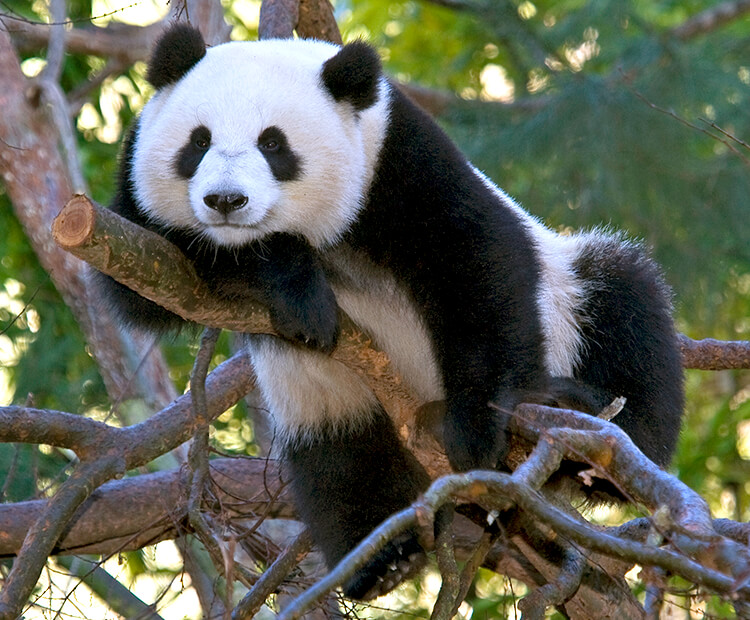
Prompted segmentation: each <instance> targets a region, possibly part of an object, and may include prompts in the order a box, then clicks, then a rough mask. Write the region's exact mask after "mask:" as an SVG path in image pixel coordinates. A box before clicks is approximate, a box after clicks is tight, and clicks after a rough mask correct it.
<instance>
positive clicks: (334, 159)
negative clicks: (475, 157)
mask: <svg viewBox="0 0 750 620" xmlns="http://www.w3.org/2000/svg"><path fill="white" fill-rule="evenodd" d="M148 78H149V80H150V82H151V83H152V84H153V86H154V87H155V89H156V94H155V95H154V96H153V98H152V99H151V100H150V101H149V103H147V104H146V106H145V108H144V110H143V112H142V114H141V116H140V119H139V120H138V122H137V124H136V125H135V127H134V129H133V130H132V132H131V133H130V136H129V138H128V140H127V142H126V144H125V148H124V154H123V158H122V164H121V174H120V183H119V190H118V193H117V196H116V197H115V199H114V203H113V206H112V208H113V209H114V210H115V211H117V212H118V213H120V214H121V215H123V216H125V217H127V218H129V219H130V220H132V221H134V222H137V223H138V224H141V225H143V226H145V227H147V228H150V229H151V230H155V231H156V232H158V233H160V234H162V235H164V236H165V237H166V238H168V239H170V240H171V241H173V242H174V243H175V244H177V245H178V246H179V247H180V248H181V249H182V251H183V252H184V253H185V254H186V255H187V256H188V257H189V258H190V259H191V260H192V261H193V263H194V264H195V267H196V269H197V271H198V272H199V274H200V275H201V277H202V278H203V279H204V280H205V281H206V283H207V284H208V285H210V286H211V287H212V288H213V289H214V290H215V291H216V292H217V293H218V294H220V295H223V296H225V297H226V298H227V299H230V300H234V301H235V302H238V303H241V302H242V300H243V299H246V298H253V299H257V298H261V299H263V300H264V301H265V302H266V303H267V304H268V306H269V308H270V310H271V316H272V319H273V322H274V325H275V327H276V329H277V330H278V332H279V333H280V334H281V335H282V336H283V337H284V339H279V338H276V337H270V336H260V335H257V336H250V337H249V338H248V349H249V351H250V355H251V356H252V361H253V366H254V369H255V372H256V373H257V377H258V384H259V386H260V388H261V390H262V394H263V397H264V399H265V401H266V403H267V405H268V407H269V409H270V411H271V413H272V416H273V419H274V422H275V425H276V428H277V429H278V433H279V435H280V436H281V438H282V440H283V441H282V443H283V456H284V458H285V461H286V464H287V466H288V468H289V470H290V472H291V479H292V485H293V490H294V495H295V497H296V502H297V507H298V510H299V513H300V514H301V517H302V518H303V520H304V521H305V522H306V523H307V525H308V526H309V527H310V529H311V531H312V533H313V536H314V538H315V540H316V542H317V543H318V544H319V546H320V547H321V548H322V550H323V552H324V554H325V556H326V558H327V561H328V563H329V564H330V565H334V564H335V563H336V562H337V561H338V560H339V559H340V558H341V557H343V555H345V554H346V553H347V552H348V551H349V550H351V549H352V547H353V546H354V545H355V544H356V543H357V542H358V541H359V540H360V539H361V538H362V537H364V536H365V535H366V534H367V533H368V532H369V531H370V530H371V529H372V528H373V527H374V526H376V525H377V524H378V523H380V522H381V521H382V520H383V519H385V518H386V517H387V516H388V515H390V514H391V513H393V512H395V511H397V510H399V509H401V508H403V507H405V506H406V505H408V504H409V503H411V502H412V501H413V500H414V499H415V498H416V497H417V495H418V494H419V493H420V492H421V491H422V490H423V489H424V488H425V487H426V485H427V483H428V480H427V476H426V475H425V473H424V471H423V470H422V469H421V467H420V466H419V465H418V463H417V462H416V461H415V459H414V458H413V457H412V456H411V454H410V453H408V452H407V451H405V450H404V448H403V447H402V445H401V443H400V442H399V438H398V436H397V433H396V431H395V429H394V426H393V424H392V422H391V421H390V419H389V418H388V416H387V415H386V413H385V412H384V410H383V408H382V407H381V405H380V404H379V403H378V401H377V400H376V398H375V397H374V396H373V394H372V393H371V392H370V391H369V390H368V388H367V387H365V385H364V384H363V382H362V381H361V380H360V379H359V378H358V377H357V376H356V374H355V373H354V372H352V371H351V370H349V369H347V368H345V367H343V366H342V365H340V364H339V363H337V362H336V361H334V360H332V359H331V358H330V357H329V356H328V355H327V353H328V352H330V351H331V350H332V349H333V347H334V346H335V343H336V338H337V329H338V328H337V306H340V307H341V308H342V309H343V310H344V311H345V312H346V313H348V314H349V315H350V316H351V317H352V318H353V319H354V321H355V322H357V323H358V324H359V325H360V326H361V327H362V328H364V329H366V330H367V331H368V332H369V333H370V334H371V335H372V336H373V338H374V339H375V341H376V342H377V344H378V346H379V347H381V348H382V349H384V350H385V351H386V352H387V353H388V355H389V356H390V358H391V360H392V362H393V363H394V364H395V366H396V368H397V369H398V370H399V371H400V372H401V374H402V375H403V377H404V379H405V380H406V381H407V382H408V383H409V385H410V386H411V388H412V389H413V390H415V392H416V393H417V394H419V396H421V397H422V398H423V399H425V400H426V401H432V400H441V399H444V400H445V401H446V403H447V414H446V419H445V428H444V440H445V446H446V449H447V452H448V456H449V458H450V461H451V464H452V465H453V467H454V468H455V469H456V470H459V471H463V470H468V469H472V468H488V469H492V468H503V467H504V457H505V456H506V451H507V438H506V433H505V431H506V428H507V424H508V414H507V413H500V412H499V411H498V410H497V409H496V408H491V407H490V406H489V403H490V402H493V403H495V404H497V405H498V406H499V407H500V411H504V412H510V411H512V409H513V407H514V405H515V404H517V403H518V402H520V401H523V400H524V398H525V397H528V396H529V395H531V394H539V393H548V394H554V393H555V392H556V391H559V390H560V389H561V386H562V390H563V391H566V390H567V391H569V393H570V395H571V397H572V398H576V397H577V396H576V395H582V397H581V398H580V401H581V403H582V405H583V406H586V405H587V406H588V407H589V408H590V409H592V410H593V409H596V408H597V407H599V406H603V405H605V404H607V403H608V402H609V401H610V400H611V399H612V398H614V397H616V396H625V397H626V398H627V405H626V407H625V409H624V411H623V412H622V413H621V414H619V415H618V416H617V418H616V422H617V423H618V424H619V425H620V426H622V427H623V428H624V429H625V430H626V431H627V432H628V433H629V434H630V436H631V437H632V438H633V440H634V441H635V442H636V444H637V445H638V446H640V448H641V449H642V450H643V452H644V453H645V454H646V455H648V456H649V457H650V458H652V459H653V460H654V461H656V462H657V463H659V464H662V465H665V464H667V463H668V462H669V460H670V457H671V454H672V452H673V450H674V447H675V443H676V440H677V436H678V433H679V427H680V416H681V410H682V379H681V368H680V357H679V354H678V349H677V346H676V339H675V333H674V329H673V325H672V320H671V318H670V300H669V293H668V291H667V289H666V287H665V285H664V284H663V282H662V278H661V275H660V273H659V270H658V268H657V267H656V266H655V264H654V263H653V262H652V261H651V260H650V259H649V258H648V257H647V256H646V255H645V254H644V251H643V250H642V249H641V248H640V247H639V246H637V245H635V244H633V243H630V242H628V241H625V240H623V239H622V238H621V237H619V236H616V235H614V236H613V235H608V234H605V233H603V232H592V233H585V234H579V235H572V236H560V235H558V234H556V233H554V232H552V231H550V230H549V229H547V228H545V227H544V226H543V225H542V224H541V223H540V222H538V221H537V220H536V219H534V218H533V217H531V216H530V215H528V214H527V213H526V212H525V211H523V210H522V209H521V208H520V207H519V206H518V205H517V204H516V203H514V202H513V201H512V200H511V199H510V198H509V197H508V196H507V195H506V194H505V193H503V192H502V191H501V190H500V189H498V188H497V187H495V186H494V185H493V184H492V183H491V182H490V181H489V180H488V179H486V178H485V177H484V176H483V175H482V174H480V173H479V172H478V171H477V170H476V169H474V168H473V167H472V166H471V164H470V163H468V162H467V161H466V159H465V158H464V157H463V156H462V155H461V153H460V152H459V151H458V150H457V149H456V147H455V146H454V145H453V144H452V143H451V142H450V141H449V139H448V138H447V137H446V136H445V135H444V133H443V132H442V131H441V130H440V129H439V128H438V127H437V125H436V124H435V123H434V122H433V121H432V120H431V119H430V118H429V117H428V116H427V115H426V114H424V113H423V112H422V111H421V110H420V109H418V108H417V107H416V106H415V105H414V104H412V103H411V102H410V101H409V100H408V99H407V98H405V97H404V96H403V95H402V94H401V93H400V92H399V91H398V89H396V88H394V87H393V86H392V85H391V83H390V82H389V81H388V80H387V79H386V78H385V77H384V76H383V75H382V73H381V68H380V63H379V59H378V57H377V54H376V53H375V52H374V51H373V50H372V49H371V48H370V47H368V46H367V45H365V44H363V43H359V42H358V43H353V44H350V45H347V46H345V47H343V48H339V47H336V46H333V45H330V44H327V43H322V42H315V41H292V40H283V41H263V42H254V43H229V44H226V45H220V46H218V47H214V48H212V49H209V50H208V51H206V49H205V45H204V43H203V40H202V39H201V37H200V34H199V33H198V32H197V31H196V30H194V29H192V28H190V27H188V26H175V27H173V28H172V29H170V30H169V31H168V32H167V33H166V34H165V35H164V36H163V37H162V38H161V40H160V41H159V43H158V45H157V47H156V50H155V52H154V55H153V58H152V60H151V62H150V65H149V69H148ZM101 280H102V283H103V285H104V286H105V287H106V289H107V291H106V295H107V298H108V299H110V300H112V303H113V304H114V306H115V309H116V310H117V312H118V314H119V316H120V317H121V318H122V320H123V321H124V322H126V323H128V324H132V325H136V326H140V327H145V328H148V329H151V330H155V331H164V330H168V329H171V328H177V327H179V326H180V325H181V323H182V321H181V319H179V317H177V316H175V315H173V314H170V313H169V312H167V311H166V310H164V309H162V308H161V307H159V306H157V305H155V304H153V303H151V302H149V301H146V300H144V299H142V298H141V297H139V296H138V295H136V294H135V293H133V292H131V291H130V290H129V289H126V288H125V287H123V286H121V285H119V284H117V283H116V282H114V281H112V280H111V279H109V278H107V277H105V276H102V277H101ZM423 558H424V552H423V550H422V548H421V547H420V546H419V543H418V542H417V540H416V536H415V535H414V533H412V532H408V533H406V534H405V535H403V536H401V537H400V538H399V539H397V540H395V541H392V542H391V544H390V545H389V546H388V547H386V549H385V550H383V551H382V552H381V553H380V554H379V556H378V557H376V558H375V560H373V561H372V562H371V563H370V564H369V565H368V566H366V567H365V568H363V569H362V570H360V571H359V573H357V575H355V577H354V578H353V579H352V580H351V581H350V582H349V583H348V584H346V586H345V588H344V591H345V593H346V594H348V595H349V596H351V597H354V598H362V599H366V598H371V597H373V596H376V595H379V594H381V593H383V592H386V591H388V590H389V589H391V588H392V587H394V586H395V585H396V584H397V583H399V582H400V581H401V580H402V579H403V578H405V577H407V576H410V575H411V574H413V573H414V572H415V571H416V570H417V569H418V568H419V567H420V566H421V564H422V563H423Z"/></svg>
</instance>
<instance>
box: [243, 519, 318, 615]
mask: <svg viewBox="0 0 750 620" xmlns="http://www.w3.org/2000/svg"><path fill="white" fill-rule="evenodd" d="M311 548H312V538H311V536H310V531H309V530H307V529H304V530H302V532H301V533H300V534H299V535H298V536H297V537H296V538H295V539H294V540H293V541H292V542H291V543H289V545H288V546H287V547H286V548H285V549H284V551H282V552H281V554H280V555H279V556H278V557H277V558H276V560H275V561H274V563H273V564H271V566H269V567H268V568H267V569H266V571H265V572H264V573H263V575H262V576H261V578H260V579H258V582H257V583H256V584H255V585H254V586H253V588H252V589H251V590H250V592H248V593H247V594H246V595H245V597H244V598H243V599H242V600H241V601H240V602H239V604H238V605H237V607H235V609H234V611H233V612H232V620H249V619H250V618H254V617H255V614H257V613H258V611H259V610H260V608H261V606H262V605H263V603H265V602H266V599H267V598H268V597H269V596H270V595H271V594H273V593H274V592H277V591H278V589H279V588H280V586H281V584H282V583H283V582H284V580H285V579H287V578H288V577H289V575H290V574H291V572H292V570H293V569H294V567H295V566H297V565H298V564H299V563H300V561H301V560H302V558H304V557H305V555H307V553H308V552H309V551H310V549H311Z"/></svg>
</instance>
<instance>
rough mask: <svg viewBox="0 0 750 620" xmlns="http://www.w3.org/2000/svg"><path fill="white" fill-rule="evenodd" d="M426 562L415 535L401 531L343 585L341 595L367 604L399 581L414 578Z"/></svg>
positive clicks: (388, 590)
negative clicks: (342, 593) (401, 532)
mask: <svg viewBox="0 0 750 620" xmlns="http://www.w3.org/2000/svg"><path fill="white" fill-rule="evenodd" d="M426 562H427V555H426V554H425V552H424V549H423V548H422V545H420V544H419V542H418V541H417V536H416V534H414V532H405V533H403V534H401V535H400V536H397V537H396V538H395V539H393V540H392V541H390V542H389V543H388V544H387V545H386V546H385V547H384V548H383V549H381V550H380V551H379V552H378V553H377V555H375V557H374V558H372V560H370V562H369V564H367V565H366V566H363V567H362V568H360V569H359V570H358V571H357V572H356V573H355V574H354V576H353V577H351V579H349V581H347V582H346V583H345V584H344V587H343V592H344V596H346V597H347V598H351V599H355V600H359V601H369V600H370V599H374V598H377V597H378V596H382V595H383V594H387V593H388V592H390V591H391V590H393V588H395V587H396V586H397V585H399V584H400V583H401V582H402V581H406V580H407V579H411V578H412V577H414V576H415V575H416V574H417V573H418V572H419V571H420V570H422V568H423V567H424V565H425V563H426Z"/></svg>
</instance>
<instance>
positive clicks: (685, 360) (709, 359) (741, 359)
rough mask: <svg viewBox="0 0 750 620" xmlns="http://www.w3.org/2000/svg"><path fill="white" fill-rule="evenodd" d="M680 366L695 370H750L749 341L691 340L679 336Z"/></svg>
mask: <svg viewBox="0 0 750 620" xmlns="http://www.w3.org/2000/svg"><path fill="white" fill-rule="evenodd" d="M680 350H681V352H682V365H683V366H684V367H685V368H692V369H695V370H731V369H737V368H750V341H747V340H735V341H726V340H714V339H713V338H704V339H703V340H691V339H690V338H688V337H687V336H683V335H680Z"/></svg>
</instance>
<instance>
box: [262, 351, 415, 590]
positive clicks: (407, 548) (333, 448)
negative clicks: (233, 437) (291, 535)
mask: <svg viewBox="0 0 750 620" xmlns="http://www.w3.org/2000/svg"><path fill="white" fill-rule="evenodd" d="M249 351H250V354H251V357H252V361H253V367H254V369H255V372H256V376H257V379H258V384H259V387H260V389H261V391H262V393H263V397H264V399H265V401H266V404H267V405H268V407H269V409H270V411H271V414H272V417H273V419H274V425H275V427H276V429H277V432H278V435H277V440H280V446H281V447H280V451H281V456H282V459H283V461H284V464H285V468H286V471H287V472H288V476H289V479H290V486H291V489H292V493H293V496H294V502H295V506H296V508H297V512H298V514H299V516H300V518H301V519H302V521H303V522H304V523H305V524H306V525H307V527H308V528H309V529H310V532H311V534H312V537H313V540H314V541H315V543H316V545H317V546H318V547H320V549H321V550H322V552H323V554H324V556H325V559H326V563H327V564H328V566H329V568H333V567H334V566H335V565H336V564H337V563H338V562H339V561H340V560H341V559H342V558H343V557H344V556H345V555H346V554H347V553H349V552H350V551H351V550H352V549H353V548H354V547H355V546H356V545H357V544H358V543H359V542H360V541H361V540H362V539H363V538H364V537H365V536H367V535H368V534H369V533H370V532H371V531H372V530H373V529H374V528H375V527H377V526H378V525H379V524H380V523H381V522H382V521H384V520H385V519H386V518H388V517H389V516H390V515H392V514H393V513H395V512H398V511H399V510H401V509H403V508H405V507H407V506H408V505H409V504H411V503H412V502H413V501H414V500H415V499H416V498H417V497H418V496H419V494H420V493H421V492H422V491H424V490H425V489H426V488H427V485H428V484H429V478H428V476H427V474H426V473H425V471H424V470H423V468H422V467H421V465H419V463H418V462H417V460H416V459H415V458H414V456H413V455H412V454H411V453H410V452H408V451H407V450H406V449H405V448H404V447H403V446H402V444H401V442H400V440H399V437H398V434H397V432H396V428H395V427H394V425H393V422H392V421H391V420H390V418H389V417H388V415H387V414H386V413H385V411H384V410H383V408H382V407H381V405H380V404H379V403H378V401H377V399H376V398H375V397H374V395H373V394H372V392H370V390H369V389H368V388H367V387H366V386H365V385H364V383H363V382H362V381H361V379H359V377H358V376H357V375H356V374H355V373H354V372H353V371H351V370H349V369H348V368H346V367H345V366H343V365H342V364H340V363H338V362H336V361H335V360H333V359H331V358H330V357H328V356H326V355H323V354H320V353H317V352H314V351H309V350H305V349H302V348H300V347H295V346H292V345H291V344H289V343H286V342H283V341H281V340H279V339H277V338H273V337H269V336H252V337H251V338H250V343H249ZM424 563H425V552H424V550H423V549H422V547H421V546H420V544H419V542H418V541H417V536H416V534H415V533H414V532H413V531H408V532H405V533H404V534H402V535H401V536H398V537H397V538H396V539H394V540H392V541H390V542H389V543H388V544H387V545H386V546H385V547H384V548H383V549H382V550H380V551H379V552H378V553H377V554H376V556H375V557H374V558H373V559H372V560H370V562H368V564H366V565H365V566H364V567H363V568H361V569H360V570H359V571H358V572H357V573H356V574H355V575H354V576H353V577H352V578H351V579H350V580H349V582H348V583H346V584H345V585H344V588H343V590H344V594H345V595H346V596H348V597H350V598H354V599H359V600H368V599H371V598H374V597H376V596H380V595H381V594H385V593H386V592H388V591H390V590H391V589H393V588H394V587H396V586H397V585H398V584H399V583H400V582H401V581H403V580H405V579H408V578H409V577H412V576H413V575H415V574H416V573H417V572H418V571H419V570H420V569H421V568H422V566H423V565H424Z"/></svg>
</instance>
